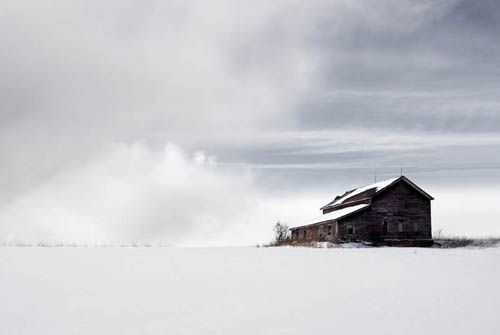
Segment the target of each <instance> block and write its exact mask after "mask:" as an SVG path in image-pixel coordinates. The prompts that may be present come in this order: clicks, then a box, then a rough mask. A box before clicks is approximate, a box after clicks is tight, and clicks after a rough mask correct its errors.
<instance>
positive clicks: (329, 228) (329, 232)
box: [328, 224, 332, 236]
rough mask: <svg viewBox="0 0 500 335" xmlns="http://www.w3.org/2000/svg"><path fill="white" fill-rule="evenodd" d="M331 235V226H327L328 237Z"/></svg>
mask: <svg viewBox="0 0 500 335" xmlns="http://www.w3.org/2000/svg"><path fill="white" fill-rule="evenodd" d="M330 235H332V225H331V224H329V225H328V236H330Z"/></svg>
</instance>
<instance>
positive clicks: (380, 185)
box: [323, 177, 400, 208]
mask: <svg viewBox="0 0 500 335" xmlns="http://www.w3.org/2000/svg"><path fill="white" fill-rule="evenodd" d="M399 178H400V177H398V178H391V179H387V180H383V181H379V182H378V183H374V184H370V185H366V186H363V187H360V188H357V189H354V190H353V191H351V192H349V193H347V194H344V195H343V196H341V197H337V198H336V199H335V200H334V201H332V202H331V203H329V204H327V205H326V206H324V207H323V208H327V207H330V206H334V205H339V204H342V203H344V202H345V201H346V200H347V199H350V198H352V197H353V196H355V195H358V194H360V193H363V192H365V191H368V190H371V189H375V192H378V191H380V190H383V189H384V188H386V187H387V186H389V185H391V184H392V183H393V182H395V181H396V180H398V179H399ZM349 208H350V207H349Z"/></svg>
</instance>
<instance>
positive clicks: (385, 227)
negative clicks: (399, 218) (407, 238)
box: [382, 220, 389, 234]
mask: <svg viewBox="0 0 500 335" xmlns="http://www.w3.org/2000/svg"><path fill="white" fill-rule="evenodd" d="M387 232H389V223H388V222H387V220H384V222H383V223H382V233H384V234H387Z"/></svg>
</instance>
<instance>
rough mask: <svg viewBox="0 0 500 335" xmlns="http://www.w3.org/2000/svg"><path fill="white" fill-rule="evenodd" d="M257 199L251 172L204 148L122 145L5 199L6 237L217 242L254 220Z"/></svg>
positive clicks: (1, 217) (0, 215)
mask: <svg viewBox="0 0 500 335" xmlns="http://www.w3.org/2000/svg"><path fill="white" fill-rule="evenodd" d="M256 198H257V197H256V194H255V189H254V187H253V184H252V176H251V174H250V173H249V172H248V171H239V173H238V174H234V173H231V172H228V171H223V170H222V169H221V168H219V167H217V164H216V162H215V159H214V158H213V157H207V156H206V155H205V154H204V153H203V152H196V153H195V154H194V155H193V156H191V155H188V154H187V153H186V152H184V151H182V150H181V149H180V148H179V147H177V146H175V145H174V144H172V143H168V144H166V145H165V147H164V148H163V150H160V151H158V152H156V151H153V150H152V149H151V148H150V147H149V146H148V145H147V144H145V143H141V142H135V143H132V144H130V145H127V144H124V143H117V144H114V145H113V146H112V147H110V148H108V149H107V150H104V151H103V152H101V153H100V155H98V156H96V157H94V158H93V159H92V160H89V161H88V162H87V163H85V164H83V165H81V166H78V167H75V168H73V169H70V170H65V171H63V172H62V173H60V174H58V175H57V176H55V177H54V178H51V179H47V180H45V181H44V182H43V183H42V184H41V185H39V186H38V187H34V188H33V189H31V190H30V191H29V192H26V193H23V194H22V195H20V196H19V197H16V198H14V199H12V200H11V201H10V202H9V203H6V204H3V205H2V206H1V207H0V222H1V226H0V227H1V232H0V235H2V236H7V239H8V240H11V241H16V240H18V241H19V240H21V241H35V242H36V241H76V242H87V243H89V242H90V243H110V242H134V241H147V242H162V243H179V242H183V241H190V240H191V239H196V238H200V237H202V236H203V237H204V238H205V239H206V240H207V241H211V240H217V232H219V231H223V230H225V228H226V226H228V225H231V226H238V225H245V224H249V223H248V222H246V220H245V218H246V217H247V216H248V213H249V211H250V210H251V209H252V207H253V206H254V201H255V199H256Z"/></svg>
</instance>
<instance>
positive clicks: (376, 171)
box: [375, 171, 377, 182]
mask: <svg viewBox="0 0 500 335" xmlns="http://www.w3.org/2000/svg"><path fill="white" fill-rule="evenodd" d="M375 182H377V171H375Z"/></svg>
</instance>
